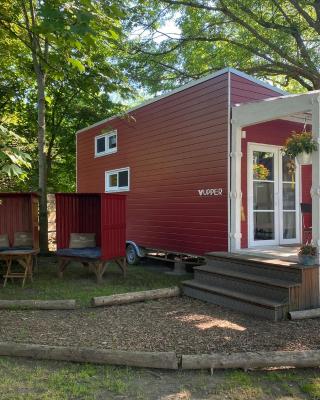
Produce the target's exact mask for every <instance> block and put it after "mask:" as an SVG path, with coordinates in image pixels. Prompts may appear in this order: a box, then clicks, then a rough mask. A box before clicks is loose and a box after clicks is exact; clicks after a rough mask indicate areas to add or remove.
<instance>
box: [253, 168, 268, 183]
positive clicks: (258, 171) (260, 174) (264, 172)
mask: <svg viewBox="0 0 320 400" xmlns="http://www.w3.org/2000/svg"><path fill="white" fill-rule="evenodd" d="M269 175H270V171H269V170H268V168H267V167H265V166H264V165H263V164H254V165H253V177H254V179H259V180H261V181H265V180H266V179H267V178H268V176H269Z"/></svg>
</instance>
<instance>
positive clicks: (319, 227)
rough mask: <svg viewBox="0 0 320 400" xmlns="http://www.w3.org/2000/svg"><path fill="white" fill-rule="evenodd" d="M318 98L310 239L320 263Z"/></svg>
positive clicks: (317, 100)
mask: <svg viewBox="0 0 320 400" xmlns="http://www.w3.org/2000/svg"><path fill="white" fill-rule="evenodd" d="M319 103H320V98H319V96H317V97H315V98H313V105H312V135H313V139H314V140H315V141H316V142H317V143H318V150H317V151H314V152H313V153H312V188H311V197H312V241H313V243H314V245H315V246H317V264H320V147H319V146H320V104H319Z"/></svg>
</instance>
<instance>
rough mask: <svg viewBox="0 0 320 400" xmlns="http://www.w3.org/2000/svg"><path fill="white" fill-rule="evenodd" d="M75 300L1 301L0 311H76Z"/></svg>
mask: <svg viewBox="0 0 320 400" xmlns="http://www.w3.org/2000/svg"><path fill="white" fill-rule="evenodd" d="M75 308H76V301H75V300H0V309H10V310H11V309H28V310H74V309H75Z"/></svg>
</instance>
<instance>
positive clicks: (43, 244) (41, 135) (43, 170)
mask: <svg viewBox="0 0 320 400" xmlns="http://www.w3.org/2000/svg"><path fill="white" fill-rule="evenodd" d="M35 69H36V75H37V86H38V158H39V191H40V196H41V197H40V204H39V225H40V250H41V252H42V253H47V252H48V210H47V156H46V150H45V144H46V140H45V133H46V117H45V113H46V103H45V82H46V77H45V74H44V72H43V71H42V70H41V68H40V66H39V65H38V68H35Z"/></svg>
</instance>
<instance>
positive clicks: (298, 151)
mask: <svg viewBox="0 0 320 400" xmlns="http://www.w3.org/2000/svg"><path fill="white" fill-rule="evenodd" d="M316 150H318V145H317V142H316V141H315V140H314V139H313V138H312V133H311V132H305V131H302V132H298V133H297V132H293V133H292V135H291V136H290V137H289V138H288V139H287V140H286V143H285V145H284V147H283V148H282V151H283V152H284V154H286V155H287V156H289V157H291V158H295V157H297V161H298V163H299V164H301V165H305V164H311V157H312V155H311V154H312V152H313V151H316Z"/></svg>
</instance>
